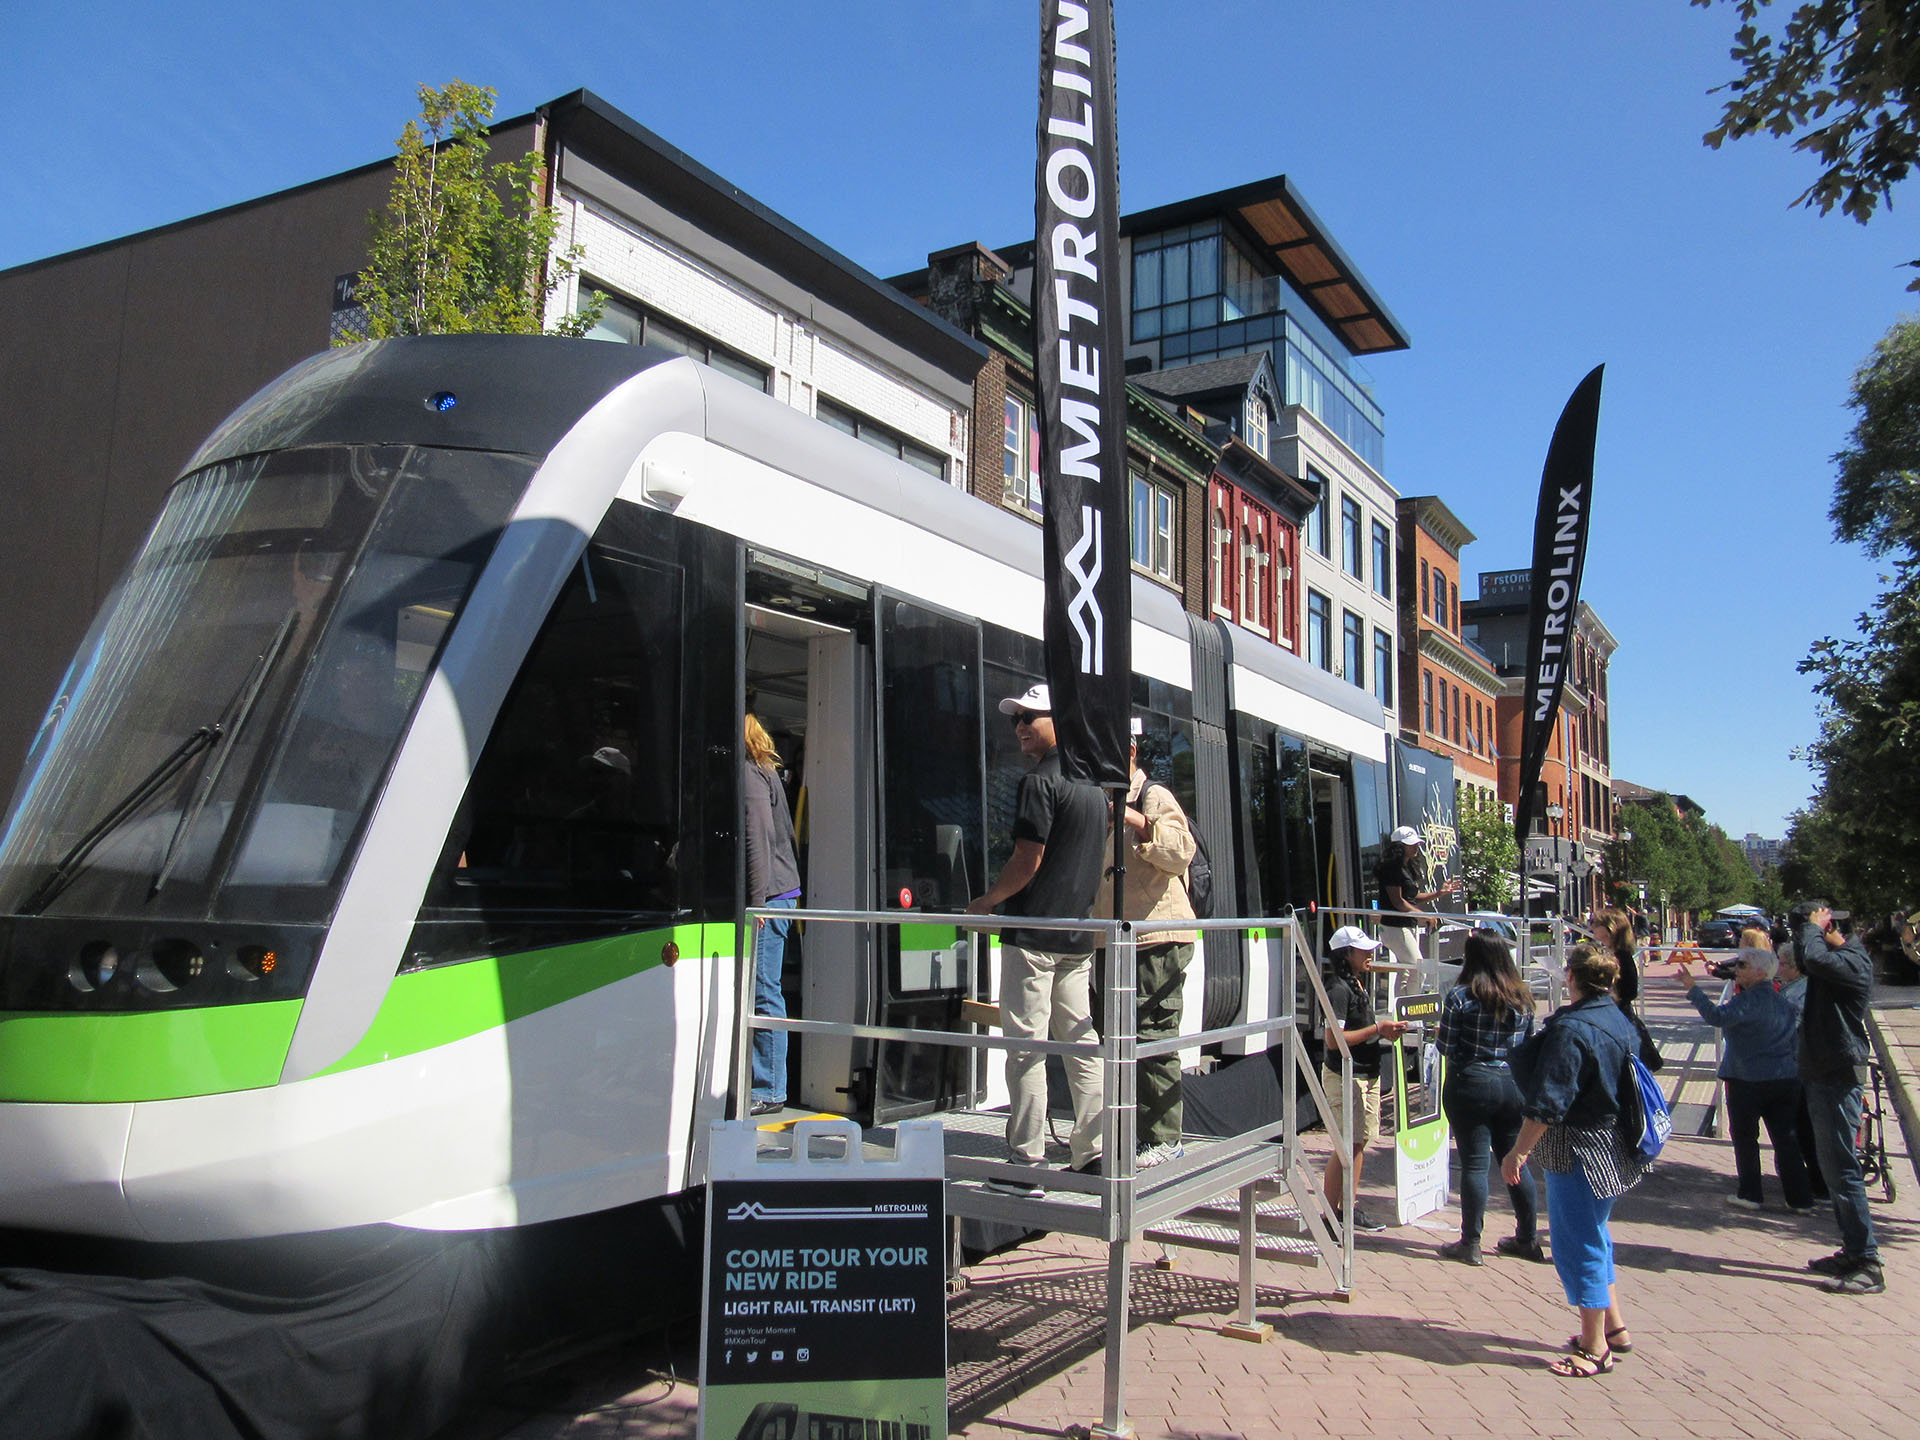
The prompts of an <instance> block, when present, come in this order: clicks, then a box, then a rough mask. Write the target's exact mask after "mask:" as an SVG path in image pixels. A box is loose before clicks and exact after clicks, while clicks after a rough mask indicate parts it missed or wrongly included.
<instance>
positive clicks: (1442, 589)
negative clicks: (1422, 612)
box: [1433, 570, 1447, 630]
mask: <svg viewBox="0 0 1920 1440" xmlns="http://www.w3.org/2000/svg"><path fill="white" fill-rule="evenodd" d="M1433 621H1434V624H1436V625H1438V626H1439V627H1440V628H1441V629H1442V630H1444V629H1446V628H1447V577H1446V576H1444V575H1442V574H1441V573H1440V572H1439V571H1438V570H1436V571H1434V572H1433Z"/></svg>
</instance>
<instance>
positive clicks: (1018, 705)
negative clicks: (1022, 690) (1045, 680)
mask: <svg viewBox="0 0 1920 1440" xmlns="http://www.w3.org/2000/svg"><path fill="white" fill-rule="evenodd" d="M1022 710H1032V711H1035V712H1036V713H1038V714H1041V715H1051V714H1052V713H1053V696H1052V695H1050V694H1049V693H1048V692H1047V687H1046V686H1045V685H1044V684H1040V685H1036V686H1034V687H1033V688H1032V689H1031V690H1029V691H1027V693H1026V694H1024V695H1018V696H1014V697H1011V698H1009V699H1006V700H1002V701H1001V702H1000V713H1001V714H1002V715H1018V714H1019V713H1020V712H1021V711H1022Z"/></svg>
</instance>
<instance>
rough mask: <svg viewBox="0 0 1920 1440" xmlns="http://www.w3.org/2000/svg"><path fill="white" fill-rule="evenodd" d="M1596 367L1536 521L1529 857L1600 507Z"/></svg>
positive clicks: (1524, 734)
mask: <svg viewBox="0 0 1920 1440" xmlns="http://www.w3.org/2000/svg"><path fill="white" fill-rule="evenodd" d="M1606 368H1607V367H1606V366H1604V365H1596V366H1594V367H1593V370H1592V372H1591V373H1590V374H1589V375H1588V376H1587V378H1586V379H1584V380H1582V381H1581V382H1580V383H1579V385H1578V386H1576V387H1575V388H1574V392H1573V395H1572V397H1571V398H1570V399H1569V400H1568V401H1567V408H1566V409H1565V410H1562V411H1561V412H1560V423H1559V424H1557V425H1555V426H1554V427H1553V443H1552V444H1551V445H1549V446H1548V447H1547V464H1546V468H1545V469H1544V470H1542V471H1541V474H1540V504H1539V507H1538V509H1537V510H1536V511H1535V513H1534V520H1533V597H1532V600H1531V602H1530V603H1529V606H1528V614H1527V699H1526V709H1525V711H1523V712H1522V714H1521V717H1520V719H1521V743H1520V789H1519V792H1518V794H1517V795H1516V797H1515V800H1514V806H1513V828H1514V831H1515V833H1516V834H1517V835H1518V836H1519V839H1520V849H1521V852H1522V853H1523V854H1524V853H1525V851H1526V846H1527V833H1528V831H1529V829H1530V828H1531V826H1532V824H1533V802H1534V793H1533V792H1534V786H1535V785H1536V784H1537V783H1538V781H1539V779H1540V767H1541V766H1542V765H1544V764H1545V763H1546V759H1547V749H1548V747H1549V745H1550V744H1551V743H1552V740H1553V720H1554V716H1555V715H1556V714H1558V713H1559V710H1560V692H1561V691H1562V690H1563V689H1565V688H1566V683H1567V657H1568V651H1569V644H1570V642H1571V640H1572V638H1573V612H1574V607H1575V606H1576V605H1578V604H1579V603H1580V572H1581V570H1582V569H1583V568H1584V567H1585V565H1586V562H1587V518H1588V515H1589V513H1590V512H1591V510H1592V508H1593V442H1594V435H1595V433H1596V432H1597V431H1598V429H1599V426H1600V375H1601V372H1602V371H1604V370H1605V369H1606Z"/></svg>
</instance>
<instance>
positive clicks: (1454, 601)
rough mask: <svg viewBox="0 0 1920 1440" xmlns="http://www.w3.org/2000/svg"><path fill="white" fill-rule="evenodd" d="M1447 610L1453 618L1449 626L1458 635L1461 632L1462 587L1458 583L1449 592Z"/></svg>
mask: <svg viewBox="0 0 1920 1440" xmlns="http://www.w3.org/2000/svg"><path fill="white" fill-rule="evenodd" d="M1447 611H1448V615H1449V617H1450V619H1451V620H1452V623H1451V624H1450V625H1448V626H1447V628H1448V629H1449V630H1451V631H1453V633H1454V634H1456V635H1458V634H1459V633H1460V587H1459V586H1458V585H1455V586H1454V587H1453V588H1452V589H1451V590H1449V591H1448V592H1447Z"/></svg>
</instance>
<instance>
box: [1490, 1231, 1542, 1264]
mask: <svg viewBox="0 0 1920 1440" xmlns="http://www.w3.org/2000/svg"><path fill="white" fill-rule="evenodd" d="M1493 1248H1494V1252H1495V1253H1496V1254H1500V1255H1512V1256H1515V1257H1516V1258H1518V1259H1521V1260H1531V1261H1532V1262H1533V1263H1534V1264H1536V1265H1544V1264H1546V1263H1547V1247H1546V1246H1544V1245H1542V1244H1541V1243H1540V1237H1539V1236H1537V1235H1536V1236H1535V1237H1534V1238H1533V1239H1531V1240H1522V1239H1521V1238H1520V1237H1519V1236H1518V1235H1509V1236H1508V1237H1507V1238H1506V1239H1504V1240H1502V1241H1501V1242H1500V1243H1499V1244H1498V1245H1495V1246H1494V1247H1493Z"/></svg>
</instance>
